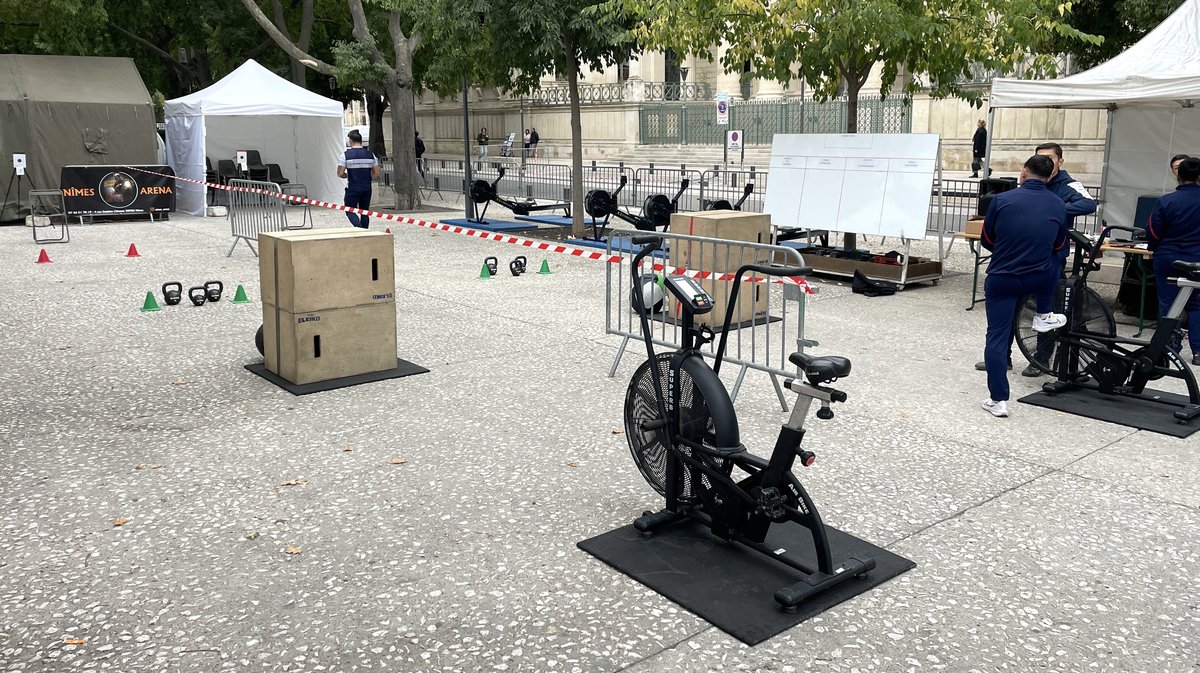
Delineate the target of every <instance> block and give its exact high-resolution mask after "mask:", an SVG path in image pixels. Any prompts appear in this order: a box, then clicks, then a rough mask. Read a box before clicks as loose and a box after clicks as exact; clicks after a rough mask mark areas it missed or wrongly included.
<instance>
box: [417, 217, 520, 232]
mask: <svg viewBox="0 0 1200 673" xmlns="http://www.w3.org/2000/svg"><path fill="white" fill-rule="evenodd" d="M441 223H442V224H453V225H454V226H456V227H470V228H471V229H478V230H480V231H493V232H496V233H501V234H507V233H511V232H514V231H529V230H530V229H537V225H536V224H526V223H524V222H510V221H508V220H491V219H489V220H488V221H487V224H479V223H478V222H471V221H470V220H468V219H466V218H464V217H458V218H455V219H452V220H441Z"/></svg>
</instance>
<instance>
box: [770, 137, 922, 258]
mask: <svg viewBox="0 0 1200 673" xmlns="http://www.w3.org/2000/svg"><path fill="white" fill-rule="evenodd" d="M939 142H940V138H939V137H938V135H937V134H936V133H911V134H863V133H860V134H824V133H804V134H777V135H776V136H775V138H774V140H773V141H772V143H771V164H770V167H769V168H768V175H769V179H768V180H767V195H766V202H765V204H764V206H763V212H765V213H768V214H770V216H771V224H773V225H775V226H777V227H799V228H804V229H828V230H831V231H842V232H847V233H854V234H881V235H884V236H898V237H901V238H924V237H925V230H926V226H927V224H928V221H929V201H930V198H929V196H930V193H931V192H932V191H933V174H934V171H935V170H936V168H937V158H938V147H939Z"/></svg>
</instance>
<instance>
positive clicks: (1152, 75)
mask: <svg viewBox="0 0 1200 673" xmlns="http://www.w3.org/2000/svg"><path fill="white" fill-rule="evenodd" d="M1192 101H1196V102H1198V103H1200V0H1184V3H1183V4H1182V5H1180V6H1179V9H1177V10H1175V12H1174V13H1172V14H1171V16H1169V17H1167V20H1166V21H1163V22H1162V24H1160V25H1159V26H1158V27H1157V28H1155V29H1154V30H1152V31H1151V32H1150V33H1149V34H1147V35H1146V36H1145V37H1143V38H1142V39H1141V40H1140V41H1138V43H1137V44H1135V45H1133V46H1132V47H1130V48H1128V49H1126V50H1125V51H1123V52H1121V53H1120V54H1117V55H1116V56H1114V57H1113V58H1112V59H1111V60H1109V61H1106V62H1104V63H1101V64H1100V65H1098V66H1096V67H1094V68H1092V69H1091V70H1087V71H1084V72H1081V73H1079V74H1077V75H1072V76H1070V77H1063V78H1060V79H1052V80H1022V79H1007V78H1005V79H996V80H994V81H993V82H992V94H991V99H990V101H989V102H990V104H991V106H992V107H1073V108H1104V107H1108V106H1109V105H1114V104H1115V105H1117V106H1120V107H1124V106H1128V105H1137V106H1148V107H1179V106H1185V107H1190V106H1191V105H1192Z"/></svg>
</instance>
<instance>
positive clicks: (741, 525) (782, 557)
mask: <svg viewBox="0 0 1200 673" xmlns="http://www.w3.org/2000/svg"><path fill="white" fill-rule="evenodd" d="M649 241H653V243H651V242H649ZM633 242H634V243H642V244H643V247H642V249H641V250H640V251H639V252H638V254H637V255H636V256H635V257H634V260H633V268H632V273H633V276H634V287H635V288H637V287H639V286H640V285H639V280H640V276H641V268H640V267H641V263H642V260H643V259H645V257H646V256H647V255H649V254H650V253H652V252H653V251H654V250H656V249H657V248H658V243H661V239H660V238H658V237H637V238H634V239H633ZM746 271H754V272H756V273H763V274H766V275H789V276H795V275H803V272H804V270H802V269H787V268H771V267H763V266H757V265H747V266H745V267H743V268H741V269H739V270H738V274H737V277H736V279H735V281H734V286H733V288H734V289H733V291H732V292H731V296H730V298H729V305H728V307H727V310H726V314H725V324H724V326H723V330H722V337H721V342H720V346H719V347H718V349H717V353H716V361H715V363H714V366H713V367H711V368H709V369H710V370H711V371H712V372H713V376H714V377H715V376H716V374H717V371H719V368H720V364H721V358H722V355H723V353H724V350H725V343H726V336H727V335H728V333H729V323H730V319H731V317H732V315H733V312H732V308H733V307H734V306H736V301H737V288H738V286H739V285H740V281H741V278H742V275H743V274H744V273H745V272H746ZM633 296H634V308H635V309H636V310H637V312H638V316H639V318H640V321H641V327H642V333H643V334H644V335H649V334H650V333H651V332H650V324H649V322H650V321H649V317H648V313H647V311H646V307H645V305H644V298H643V293H642V292H639V291H635V292H634V293H633ZM705 330H707V328H704V327H702V328H697V327H696V326H695V321H694V316H693V314H692V312H691V311H688V310H685V311H684V320H683V342H682V345H681V346H680V349H679V350H678V351H676V352H675V353H674V354H673V355H672V356H671V360H670V365H669V368H668V374H667V375H668V383H669V387H668V396H667V399H665V400H664V399H662V396H661V395H656V398H657V399H656V401H657V406H658V409H659V413H660V414H661V418H662V419H663V422H662V423H661V425H659V426H658V427H657V428H656V429H657V432H659V433H660V434H659V441H660V442H661V443H662V445H663V446H665V447H668V449H669V451H670V456H669V457H668V459H667V465H666V475H665V483H664V486H665V489H664V490H665V491H666V508H665V509H663V510H662V511H659V512H656V513H651V514H646V515H644V516H642V517H640V518H639V519H637V520H636V521H635V522H634V526H635V527H636V528H637V529H638V530H640V531H643V532H650V531H652V530H654V529H656V528H658V527H660V526H663V525H667V524H670V523H673V522H675V521H679V520H682V519H684V518H690V519H693V520H696V521H698V522H700V523H701V524H703V525H705V526H707V527H708V528H709V530H711V531H712V533H713V534H714V535H716V536H718V537H720V538H722V539H725V540H730V541H734V542H738V543H740V544H742V545H744V546H746V547H749V548H750V549H753V550H754V551H757V552H759V553H761V554H764V555H766V556H769V557H771V558H773V559H775V560H776V561H778V562H780V563H783V564H784V565H787V566H789V567H791V568H793V569H795V570H798V571H800V572H801V573H803V574H804V575H806V579H805V580H803V581H801V582H798V583H796V584H793V585H791V586H788V587H783V588H781V589H779V590H778V591H777V592H776V594H775V599H776V601H777V602H779V603H780V604H781V605H783V606H784V607H786V608H791V607H794V606H795V605H797V604H798V603H800V602H801V601H803V600H804V599H806V598H808V597H809V596H812V595H814V594H816V593H819V592H821V591H825V590H826V589H829V588H832V587H833V586H836V585H838V584H841V583H843V582H845V581H848V580H849V579H851V578H852V577H856V576H858V575H861V574H863V573H865V572H868V571H870V570H871V569H872V568H874V567H875V561H874V560H873V559H858V558H854V557H851V558H848V559H846V560H845V561H844V562H843V563H842V564H841V565H840V566H836V567H835V565H834V561H833V554H832V550H831V549H830V546H829V538H828V535H827V534H826V531H825V524H824V522H823V521H822V520H821V515H820V514H819V513H818V511H817V507H816V504H815V503H813V501H812V498H811V497H810V496H809V495H808V492H807V491H806V490H805V489H804V486H803V485H802V484H801V483H800V480H799V479H797V478H796V476H795V474H793V473H792V468H793V466H794V465H795V460H796V458H797V457H798V456H803V455H805V453H806V452H802V451H801V449H800V447H801V444H802V442H803V440H804V433H805V429H804V423H805V420H806V419H807V417H808V413H809V411H810V409H811V408H812V403H813V402H814V401H818V402H820V403H821V406H822V407H828V406H829V405H830V403H831V402H833V401H835V399H837V401H841V400H844V395H843V394H841V393H839V392H838V391H836V390H834V389H832V388H826V387H822V386H817V385H812V384H809V383H807V382H805V381H803V380H799V379H788V380H787V381H786V382H785V384H786V386H787V387H788V388H789V389H790V390H792V391H793V392H795V393H797V395H798V399H797V401H796V404H795V405H794V406H793V408H792V411H791V415H790V416H789V418H788V421H787V423H785V424H784V425H783V426H782V427H781V428H780V431H779V436H778V438H777V439H776V442H775V448H774V450H773V451H772V452H771V457H770V459H764V458H762V457H760V456H757V455H754V454H752V453H750V452H748V451H747V450H746V449H745V447H743V446H741V445H739V446H737V447H717V448H716V450H714V449H712V448H709V447H706V446H704V444H703V443H701V442H696V441H694V440H692V439H690V438H688V437H686V436H685V433H684V432H683V427H682V422H683V421H682V417H681V414H680V413H679V405H678V400H679V399H681V393H682V391H681V386H682V378H683V377H682V376H680V372H681V371H682V370H683V369H684V367H685V366H686V365H685V363H687V362H688V361H689V360H692V359H698V360H699V362H700V363H701V366H704V367H708V365H707V363H705V362H704V356H703V354H702V353H701V352H700V350H699V349H700V348H701V347H703V345H704V344H705V343H708V342H711V340H712V332H711V330H707V331H708V334H707V335H705V334H704V331H705ZM645 342H646V354H647V358H648V362H650V363H651V366H650V370H651V372H652V373H651V376H652V379H653V381H654V389H655V391H661V390H662V389H663V386H662V380H661V378H660V373H659V371H658V366H656V365H654V364H653V363H654V362H655V352H654V343H653V340H652V339H650V338H648V337H647V338H646V339H645ZM697 342H699V343H697ZM735 422H736V421H735ZM681 446H682V447H686V448H687V449H689V451H682V450H680V448H679V447H681ZM809 455H811V454H809ZM698 456H709V457H713V458H716V459H718V460H724V461H729V462H730V463H732V467H737V468H738V469H740V470H742V471H743V472H745V473H746V474H747V475H748V476H747V477H745V478H744V479H742V480H741V481H734V479H733V478H732V477H731V476H729V474H726V473H725V472H724V471H723V470H722V469H718V468H716V467H714V466H713V464H712V463H711V462H710V461H707V460H705V459H703V458H700V457H698ZM684 470H688V471H689V472H690V477H691V483H692V484H698V483H700V477H701V475H703V476H704V477H705V478H706V479H707V481H708V483H709V484H710V486H711V488H709V489H704V488H697V489H696V492H697V494H698V495H699V497H700V498H701V500H702V501H703V503H704V505H705V506H704V507H703V508H699V507H694V506H690V505H687V504H684V503H681V502H680V501H679V497H678V494H679V492H680V490H681V489H682V488H683V474H684V472H683V471H684ZM730 472H732V468H731V469H730ZM780 489H785V490H786V491H787V492H788V493H789V494H790V495H791V496H792V498H793V499H794V501H795V502H796V504H797V505H799V506H798V507H792V506H791V505H789V504H787V503H786V502H784V501H785V500H786V497H785V496H783V495H782V494H781V493H780ZM751 493H758V494H759V495H758V497H757V498H756V497H754V496H752V495H751ZM768 510H769V511H768ZM783 521H791V522H794V523H798V524H800V525H802V526H804V527H805V528H807V529H808V530H809V532H810V533H811V534H812V539H813V547H814V550H815V552H816V558H817V566H816V567H815V568H814V567H813V566H812V565H811V564H810V563H808V562H807V561H805V560H803V559H801V558H800V557H799V556H798V555H795V554H791V553H789V552H787V551H786V550H781V549H778V548H776V547H774V546H769V545H767V544H766V543H765V540H766V535H767V531H768V530H769V529H770V527H771V525H772V524H774V523H782V522H783Z"/></svg>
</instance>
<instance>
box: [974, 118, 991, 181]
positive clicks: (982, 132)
mask: <svg viewBox="0 0 1200 673" xmlns="http://www.w3.org/2000/svg"><path fill="white" fill-rule="evenodd" d="M977 126H978V128H976V129H975V136H974V137H972V138H971V177H973V178H977V177H979V169H980V168H983V157H984V155H986V154H987V128H986V127H987V122H986V121H984V120H982V119H980V120H979V122H978V125H977ZM991 174H992V169H991V168H988V175H991Z"/></svg>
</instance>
